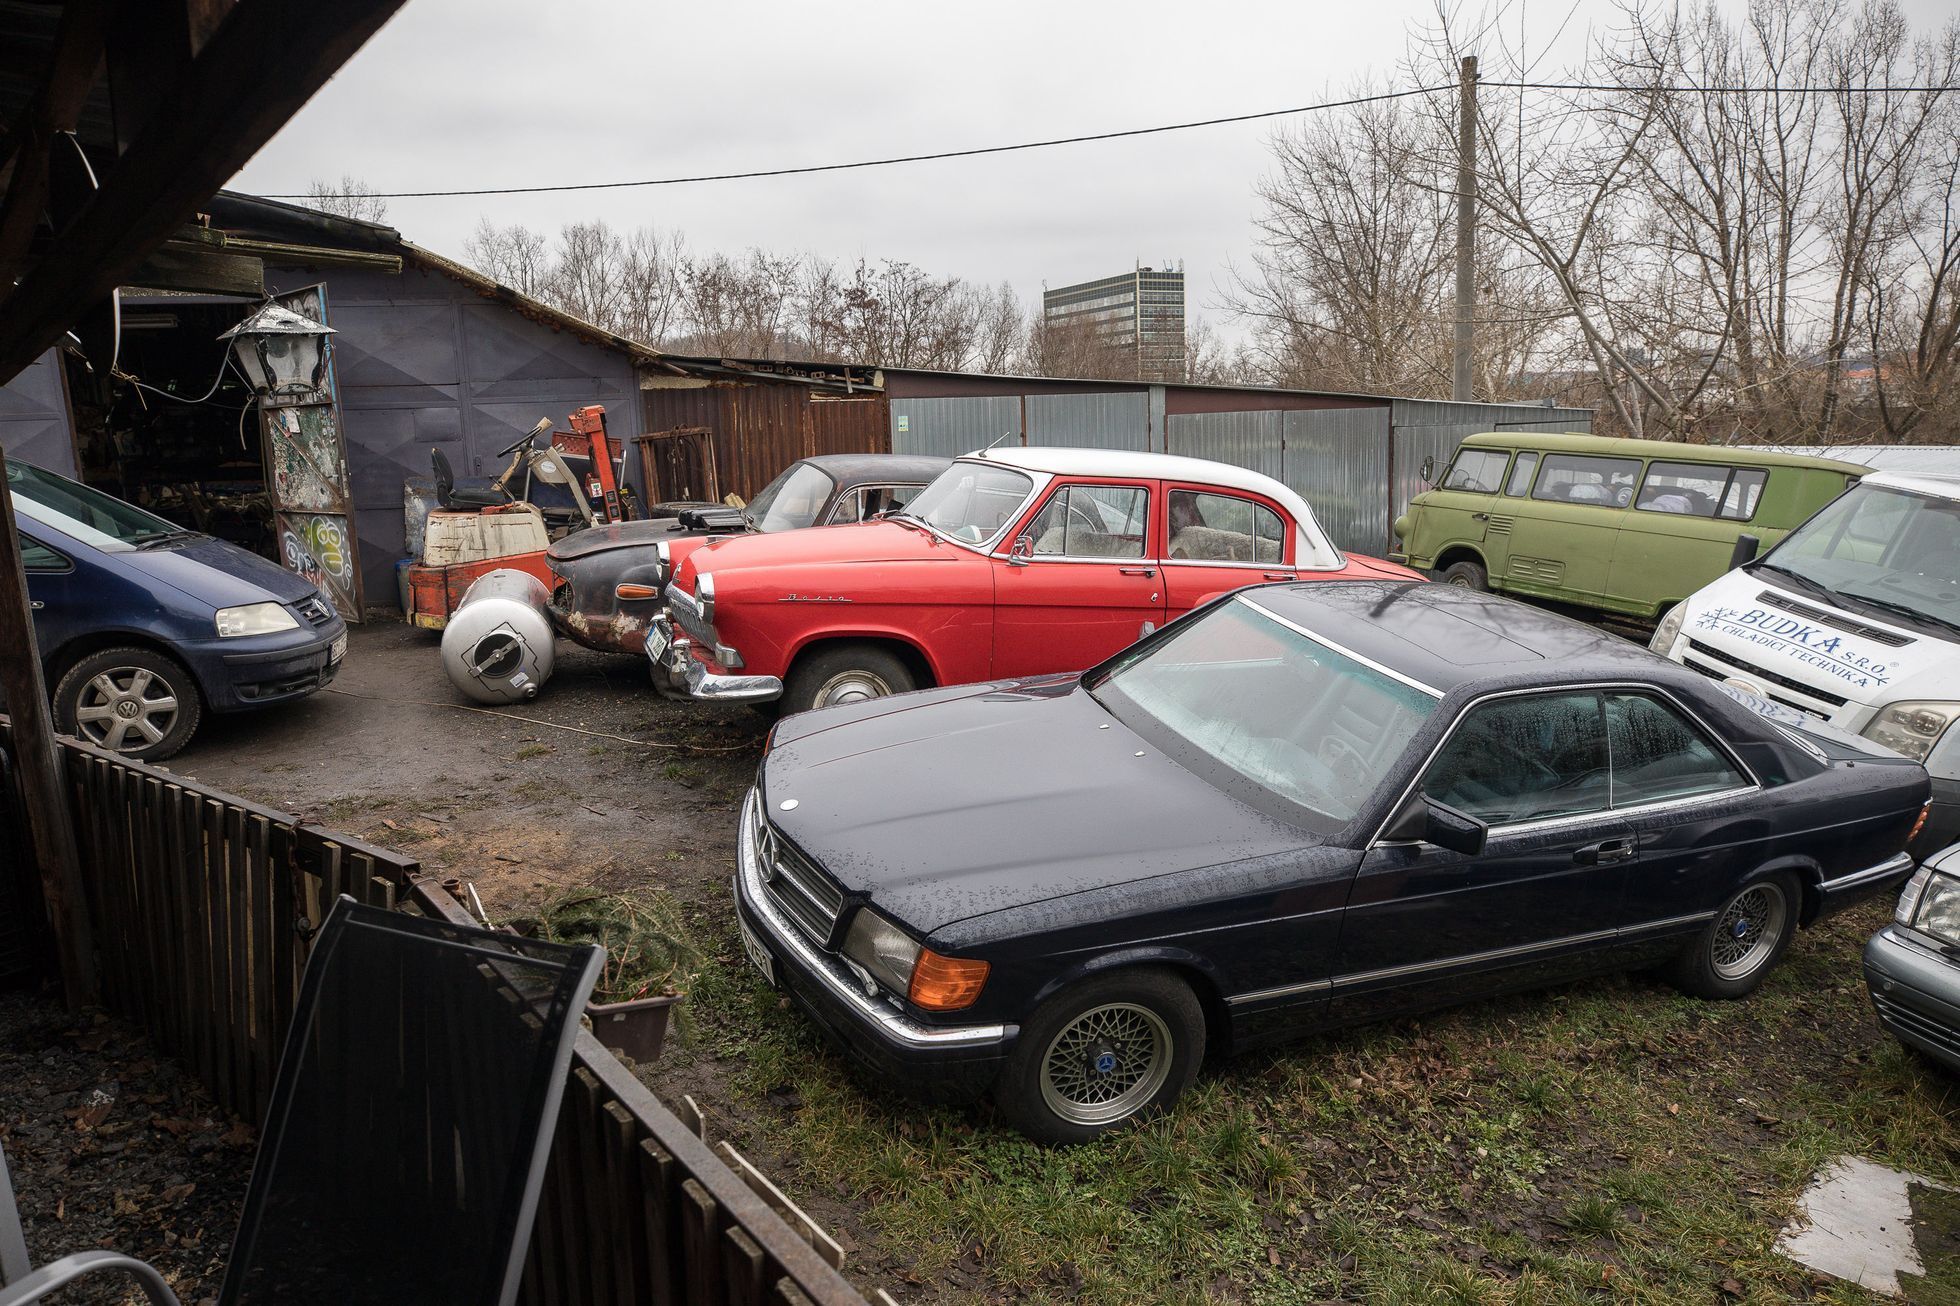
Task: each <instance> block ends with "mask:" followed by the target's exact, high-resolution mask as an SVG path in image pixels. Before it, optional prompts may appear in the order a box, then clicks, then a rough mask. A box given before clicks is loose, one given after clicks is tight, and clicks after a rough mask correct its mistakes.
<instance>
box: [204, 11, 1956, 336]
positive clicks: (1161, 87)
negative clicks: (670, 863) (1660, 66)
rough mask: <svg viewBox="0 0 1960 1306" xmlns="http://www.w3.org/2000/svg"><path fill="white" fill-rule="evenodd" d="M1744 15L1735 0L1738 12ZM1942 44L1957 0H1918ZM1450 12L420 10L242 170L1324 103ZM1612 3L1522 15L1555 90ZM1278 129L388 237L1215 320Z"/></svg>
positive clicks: (1379, 78) (676, 161)
mask: <svg viewBox="0 0 1960 1306" xmlns="http://www.w3.org/2000/svg"><path fill="white" fill-rule="evenodd" d="M1727 2H1729V3H1734V2H1736V0H1727ZM1906 5H1907V10H1908V12H1909V13H1910V15H1911V16H1912V18H1913V20H1914V21H1915V23H1916V24H1919V25H1921V27H1922V29H1926V28H1930V26H1931V25H1932V24H1933V23H1935V22H1938V21H1941V20H1943V19H1944V18H1945V17H1946V15H1947V14H1948V13H1950V12H1951V0H1906ZM1433 14H1434V7H1433V4H1431V3H1429V0H1306V2H1302V0H1291V2H1290V3H1260V4H1254V3H1244V2H1242V0H1209V2H1207V3H1190V2H1189V0H1187V2H1185V3H1178V4H1168V3H1158V2H1157V0H1125V2H1119V3H1105V2H1103V0H1096V2H1095V3H1090V2H1088V0H1045V2H1031V0H988V2H987V3H984V4H981V3H973V2H972V0H939V2H938V3H932V2H931V0H928V2H926V3H918V2H917V0H914V2H911V3H897V2H894V0H879V2H877V3H852V4H839V3H834V2H833V3H829V4H814V3H801V4H799V3H788V2H787V0H760V2H751V3H745V4H739V5H736V4H727V5H703V4H698V3H696V4H687V5H680V4H669V3H653V2H651V0H548V2H546V3H539V2H538V0H408V3H407V4H406V5H405V6H404V7H403V9H402V10H401V12H400V13H399V14H397V15H396V17H395V18H394V19H393V20H392V21H391V22H390V23H389V24H388V26H387V27H386V28H384V29H383V30H382V31H381V33H380V34H379V35H377V36H376V37H375V38H374V39H373V40H371V41H370V42H369V43H368V44H367V46H366V47H365V48H364V49H363V50H362V51H361V52H360V53H359V54H357V55H355V57H354V58H353V59H352V60H351V61H349V63H348V64H347V65H346V67H344V68H343V69H342V70H341V72H340V74H339V75H338V76H337V77H336V78H335V79H334V80H333V82H332V83H330V84H329V85H328V86H327V87H326V88H325V89H324V90H323V91H321V93H320V94H319V95H318V96H316V97H315V98H314V99H313V101H312V103H310V104H309V105H308V106H307V107H306V108H305V109H304V110H302V111H301V112H300V114H299V115H298V116H297V117H296V118H294V119H293V121H292V122H291V123H289V124H288V125H287V126H286V128H285V129H284V130H283V131H282V132H280V134H279V135H278V136H277V137H275V138H274V139H273V140H272V142H271V143H270V144H269V145H267V146H266V148H265V149H264V150H262V151H261V152H260V153H259V155H258V157H256V158H255V159H253V160H252V162H251V163H250V164H249V165H248V166H247V167H246V168H245V170H244V171H243V172H241V173H240V174H239V175H238V177H237V179H236V180H235V181H234V182H233V183H232V185H233V186H234V187H235V188H237V189H241V190H247V191H254V192H257V193H260V194H272V193H277V192H285V191H303V190H305V189H306V186H307V184H308V183H309V182H310V181H312V180H313V179H315V178H320V179H338V178H339V177H340V176H341V175H342V174H343V173H351V174H352V175H353V176H355V177H358V178H361V179H362V180H364V181H366V182H368V183H369V184H370V185H372V186H374V187H376V188H377V189H379V190H384V191H387V190H427V189H446V188H462V187H488V186H523V185H547V184H561V183H569V182H589V181H615V180H630V179H640V178H650V177H668V176H682V175H690V174H696V173H713V172H730V171H742V170H749V169H758V168H771V167H785V166H795V165H801V164H810V163H826V162H836V161H842V160H849V159H857V158H869V157H879V156H885V155H894V154H914V153H922V152H928V151H933V150H943V149H958V148H965V147H972V146H981V145H991V144H1000V143H1006V142H1011V141H1019V140H1026V139H1037V138H1042V137H1049V136H1060V135H1076V134H1082V133H1088V132H1097V131H1110V130H1117V129H1122V128H1129V127H1139V126H1149V125H1155V124H1159V123H1166V122H1175V121H1181V120H1187V119H1194V118H1208V117H1218V116H1223V115H1228V114H1236V113H1249V112H1257V111H1261V110H1266V109H1277V108H1286V107H1290V106H1295V105H1301V104H1309V103H1313V102H1315V101H1317V100H1322V99H1326V98H1331V97H1335V96H1339V95H1343V94H1346V93H1348V92H1350V91H1351V90H1353V89H1354V88H1355V87H1356V86H1357V85H1359V84H1360V83H1361V82H1363V81H1364V80H1367V79H1369V78H1373V79H1374V80H1375V81H1376V82H1377V83H1378V84H1380V85H1387V84H1389V83H1391V82H1394V83H1398V84H1399V83H1400V80H1401V77H1400V73H1399V71H1398V68H1397V65H1398V62H1399V60H1400V58H1401V56H1402V53H1403V51H1404V49H1405V47H1406V45H1407V42H1408V38H1409V35H1410V33H1411V32H1412V31H1414V30H1416V29H1418V28H1420V27H1421V26H1423V25H1424V24H1426V23H1428V22H1429V21H1431V19H1432V18H1433ZM1612 18H1613V9H1612V7H1611V5H1610V4H1609V3H1607V0H1576V3H1575V0H1525V2H1524V3H1522V4H1520V3H1518V0H1513V3H1512V5H1511V7H1510V8H1509V9H1508V10H1507V16H1506V18H1505V19H1504V23H1505V26H1506V27H1507V28H1508V29H1509V30H1511V31H1512V32H1513V33H1516V31H1517V30H1518V28H1519V27H1520V24H1522V26H1523V28H1524V30H1525V32H1526V34H1527V35H1528V37H1529V38H1530V40H1531V41H1532V43H1533V45H1534V47H1542V46H1544V45H1546V44H1548V43H1552V42H1553V41H1554V35H1555V33H1562V34H1561V35H1558V36H1557V39H1556V44H1555V48H1554V50H1553V52H1552V54H1551V56H1550V57H1549V58H1548V59H1547V61H1546V63H1545V64H1544V65H1543V66H1542V67H1541V69H1540V71H1541V72H1543V73H1552V72H1555V71H1557V70H1558V69H1559V66H1560V65H1561V64H1569V63H1571V62H1572V61H1573V60H1575V59H1577V58H1578V57H1579V56H1580V55H1581V54H1582V53H1583V49H1584V45H1585V41H1586V39H1587V27H1588V25H1589V24H1592V23H1597V24H1610V23H1611V22H1612ZM1287 121H1291V120H1288V119H1281V120H1277V121H1267V122H1261V123H1246V124H1235V125H1230V126H1222V127H1209V128H1201V129H1198V130H1194V131H1188V132H1178V133H1172V134H1169V135H1163V136H1154V137H1145V138H1142V139H1138V140H1130V141H1117V142H1105V143H1097V144H1088V145H1074V146H1062V147H1058V148H1055V149H1049V150H1040V151H1032V152H1028V153H1023V154H1013V155H1005V156H995V157H991V158H979V159H960V160H948V161H941V162H933V163H918V164H905V165H900V166H896V167H889V168H877V169H870V170H865V171H861V172H846V173H839V174H830V175H825V176H815V177H789V178H770V179H763V180H754V181H730V182H715V183H707V184H699V185H690V186H667V187H653V188H647V189H641V190H624V191H611V192H597V193H573V194H564V195H534V196H510V197H472V198H453V199H398V200H391V201H389V205H390V207H389V215H388V218H389V221H390V222H391V223H392V224H393V225H395V226H396V227H398V228H400V229H401V231H402V233H403V234H404V235H405V236H406V237H407V238H408V239H410V240H413V241H415V242H417V243H419V244H422V245H425V246H428V247H430V248H432V249H435V250H437V251H439V252H443V253H448V254H451V255H459V254H460V253H461V250H462V243H463V239H464V237H465V236H466V235H467V234H468V233H469V231H470V229H471V228H472V227H474V226H475V225H476V222H477V220H478V219H479V218H480V217H482V216H483V215H485V214H488V215H489V216H490V217H491V218H492V219H493V220H495V221H497V222H522V223H525V224H527V225H529V226H532V227H535V228H539V229H542V230H546V231H554V232H555V231H556V230H557V228H558V227H559V226H560V225H561V224H562V223H565V222H568V221H573V220H577V219H582V218H589V217H602V218H604V219H606V220H607V221H608V222H611V223H613V224H614V225H615V226H619V227H636V226H640V225H643V224H652V225H656V226H659V227H661V228H663V229H670V230H679V231H681V232H683V233H685V235H686V236H687V238H688V241H689V244H690V245H691V246H692V247H693V248H694V249H695V250H696V251H707V250H715V249H719V250H724V251H727V252H730V253H739V252H740V251H742V250H743V249H745V248H747V247H749V246H752V245H759V246H762V247H765V248H767V249H770V250H774V251H778V252H783V253H791V252H800V251H806V250H807V251H814V252H816V253H818V254H820V255H823V256H825V257H828V258H834V259H837V260H839V261H848V260H853V259H855V258H857V257H858V256H859V255H864V256H868V257H872V258H897V259H906V260H909V261H911V262H913V263H916V264H918V265H919V266H921V267H923V268H925V269H927V270H929V271H931V272H933V273H936V274H939V275H957V276H961V277H965V278H967V279H970V280H974V281H980V282H995V281H1001V280H1005V281H1008V282H1010V283H1011V284H1012V285H1013V286H1014V287H1015V289H1016V290H1018V291H1019V292H1020V293H1021V294H1022V295H1023V297H1024V298H1027V299H1029V300H1030V301H1032V300H1036V299H1038V298H1039V295H1040V291H1041V287H1042V284H1043V283H1044V282H1046V283H1047V284H1049V285H1051V286H1055V285H1064V284H1067V283H1069V282H1071V281H1082V280H1087V279H1090V278H1092V277H1098V276H1107V275H1110V274H1113V273H1117V272H1121V271H1124V270H1126V269H1128V268H1129V267H1130V266H1131V265H1132V264H1133V263H1137V262H1141V263H1143V264H1146V265H1152V266H1164V265H1165V263H1166V261H1170V262H1176V261H1179V260H1181V261H1182V262H1183V265H1184V267H1185V270H1186V273H1187V275H1188V283H1187V284H1188V287H1189V296H1190V301H1191V306H1192V309H1193V311H1194V312H1196V313H1198V314H1200V315H1203V316H1205V317H1207V318H1210V319H1213V320H1214V321H1217V323H1218V325H1220V326H1228V327H1229V323H1227V322H1226V321H1224V320H1223V319H1224V317H1225V315H1224V314H1223V312H1222V311H1220V310H1219V309H1218V308H1217V307H1216V305H1217V302H1218V300H1219V298H1220V288H1221V287H1222V286H1224V285H1225V284H1227V282H1228V272H1227V266H1228V264H1231V263H1238V264H1241V265H1243V264H1244V263H1245V261H1246V258H1247V255H1248V253H1249V251H1250V248H1251V217H1252V214H1253V211H1254V197H1253V193H1252V192H1253V186H1254V184H1255V182H1256V181H1257V179H1258V178H1259V177H1260V176H1261V175H1262V174H1263V173H1264V172H1265V171H1266V169H1267V166H1268V154H1267V150H1266V142H1267V141H1268V139H1269V138H1270V136H1271V134H1272V133H1273V132H1274V131H1275V130H1277V129H1278V127H1279V124H1280V123H1284V122H1287Z"/></svg>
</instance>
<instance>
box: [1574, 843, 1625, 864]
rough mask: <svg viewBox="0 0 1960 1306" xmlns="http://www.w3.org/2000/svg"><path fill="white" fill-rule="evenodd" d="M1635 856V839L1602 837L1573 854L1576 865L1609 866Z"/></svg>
mask: <svg viewBox="0 0 1960 1306" xmlns="http://www.w3.org/2000/svg"><path fill="white" fill-rule="evenodd" d="M1632 856H1633V840H1631V839H1602V840H1601V841H1600V842H1598V843H1589V844H1587V845H1586V846H1585V847H1583V848H1581V849H1579V850H1578V851H1577V852H1575V853H1573V854H1572V864H1573V865H1574V866H1607V865H1610V864H1612V863H1613V862H1624V861H1627V860H1628V859H1629V858H1631V857H1632Z"/></svg>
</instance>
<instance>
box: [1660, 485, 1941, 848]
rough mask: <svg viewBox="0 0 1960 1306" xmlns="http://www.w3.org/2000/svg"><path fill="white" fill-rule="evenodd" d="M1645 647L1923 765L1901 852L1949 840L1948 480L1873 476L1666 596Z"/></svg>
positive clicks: (1935, 845)
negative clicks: (1919, 816)
mask: <svg viewBox="0 0 1960 1306" xmlns="http://www.w3.org/2000/svg"><path fill="white" fill-rule="evenodd" d="M1650 647H1652V648H1653V650H1654V651H1655V652H1656V653H1662V654H1665V655H1666V656H1668V657H1670V658H1672V659H1673V660H1674V661H1676V662H1679V663H1681V664H1682V665H1684V666H1688V667H1692V668H1694V669H1695V670H1696V671H1699V672H1702V673H1703V674H1704V675H1708V676H1712V677H1714V678H1715V679H1717V680H1721V681H1724V682H1726V683H1728V684H1731V685H1734V686H1736V687H1738V688H1741V689H1746V690H1748V691H1750V692H1752V693H1755V694H1758V695H1760V696H1762V697H1764V698H1768V699H1772V700H1774V701H1775V702H1778V703H1783V704H1786V705H1788V706H1790V707H1794V708H1797V709H1799V710H1800V711H1803V712H1807V713H1809V714H1810V715H1811V716H1813V717H1822V718H1824V719H1825V720H1827V721H1829V722H1830V723H1831V724H1832V725H1834V726H1837V727H1839V728H1841V729H1844V730H1848V731H1850V732H1852V733H1854V734H1859V735H1863V736H1864V737H1865V738H1866V739H1869V740H1871V741H1872V742H1873V743H1877V744H1883V745H1884V746H1885V747H1887V748H1891V749H1894V750H1896V751H1898V752H1901V753H1904V754H1905V755H1906V756H1907V757H1911V758H1916V759H1918V760H1919V761H1921V762H1923V763H1924V764H1925V766H1926V769H1927V771H1928V772H1930V773H1931V775H1932V777H1933V805H1932V811H1931V814H1930V815H1929V816H1928V817H1927V820H1926V824H1925V827H1924V829H1922V830H1921V832H1920V834H1919V837H1918V838H1917V839H1915V840H1914V841H1913V846H1912V850H1913V852H1914V854H1915V855H1916V856H1925V855H1927V854H1930V853H1932V852H1933V851H1935V850H1937V849H1939V848H1943V847H1945V846H1946V845H1947V844H1949V843H1952V842H1954V841H1955V839H1956V838H1957V837H1960V730H1950V729H1948V728H1947V727H1948V726H1949V725H1950V724H1951V723H1952V722H1953V721H1954V719H1955V718H1956V717H1960V477H1952V476H1929V475H1923V474H1921V475H1904V474H1901V473H1893V472H1873V473H1872V474H1871V475H1869V476H1866V477H1865V478H1864V479H1863V480H1861V481H1859V482H1858V483H1857V484H1855V485H1853V486H1852V487H1851V488H1850V489H1848V490H1846V491H1845V492H1844V494H1843V495H1842V496H1840V497H1839V498H1837V499H1834V500H1832V501H1831V502H1830V503H1828V504H1826V505H1825V506H1824V507H1823V508H1821V509H1819V510H1818V512H1817V515H1816V516H1814V517H1812V518H1811V519H1810V520H1809V521H1807V522H1805V523H1804V524H1803V525H1801V526H1799V527H1797V528H1796V529H1795V530H1793V531H1791V532H1790V533H1789V535H1787V536H1785V537H1784V538H1783V540H1782V541H1780V542H1779V543H1778V544H1777V545H1776V547H1775V548H1773V549H1771V550H1770V551H1769V552H1767V553H1765V554H1763V555H1762V556H1761V557H1759V558H1757V559H1756V560H1754V561H1753V562H1749V563H1746V564H1744V565H1743V566H1741V567H1738V568H1736V569H1735V570H1734V571H1731V572H1729V573H1728V574H1727V575H1725V576H1723V577H1722V578H1721V579H1719V580H1717V581H1715V582H1714V583H1713V584H1710V585H1707V586H1705V587H1704V588H1702V589H1700V590H1698V591H1697V592H1696V593H1695V594H1693V595H1692V596H1691V597H1689V598H1688V599H1687V600H1686V601H1685V602H1682V603H1679V604H1676V605H1675V606H1674V607H1673V608H1672V609H1671V610H1670V611H1669V612H1668V613H1667V615H1666V616H1665V617H1663V618H1662V619H1661V624H1660V626H1659V628H1658V629H1657V630H1655V631H1654V638H1653V641H1652V643H1651V645H1650Z"/></svg>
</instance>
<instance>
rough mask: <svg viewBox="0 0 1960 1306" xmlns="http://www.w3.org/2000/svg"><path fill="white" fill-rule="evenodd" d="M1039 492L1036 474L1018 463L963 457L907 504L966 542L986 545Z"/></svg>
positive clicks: (932, 524) (914, 515) (911, 512)
mask: <svg viewBox="0 0 1960 1306" xmlns="http://www.w3.org/2000/svg"><path fill="white" fill-rule="evenodd" d="M1033 492H1034V478H1033V477H1031V476H1029V475H1028V474H1027V473H1025V472H1017V471H1015V470H1014V469H1013V468H1012V467H994V466H989V465H988V464H986V463H977V462H975V463H968V462H958V463H954V464H953V465H952V466H951V467H948V468H947V469H946V470H945V471H943V472H941V473H940V474H939V476H938V477H937V478H936V479H935V480H934V481H933V483H932V484H931V485H928V486H926V488H925V489H923V490H920V491H919V494H918V497H917V498H915V499H913V500H912V502H911V503H910V504H908V505H906V508H905V512H904V515H905V516H907V517H912V518H916V519H917V520H919V521H922V522H924V523H925V524H926V525H928V526H930V527H932V528H933V529H934V530H936V531H940V532H943V533H944V534H946V535H949V536H951V537H952V538H954V539H956V540H959V541H960V542H961V543H963V544H984V543H986V542H987V541H988V540H991V539H992V538H993V537H994V536H996V535H998V534H1000V532H1001V530H1002V529H1003V528H1004V527H1006V525H1007V523H1008V522H1010V521H1012V520H1014V515H1015V514H1016V513H1017V512H1019V511H1020V510H1021V505H1022V504H1024V503H1026V502H1027V501H1028V495H1030V494H1032V493H1033Z"/></svg>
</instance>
